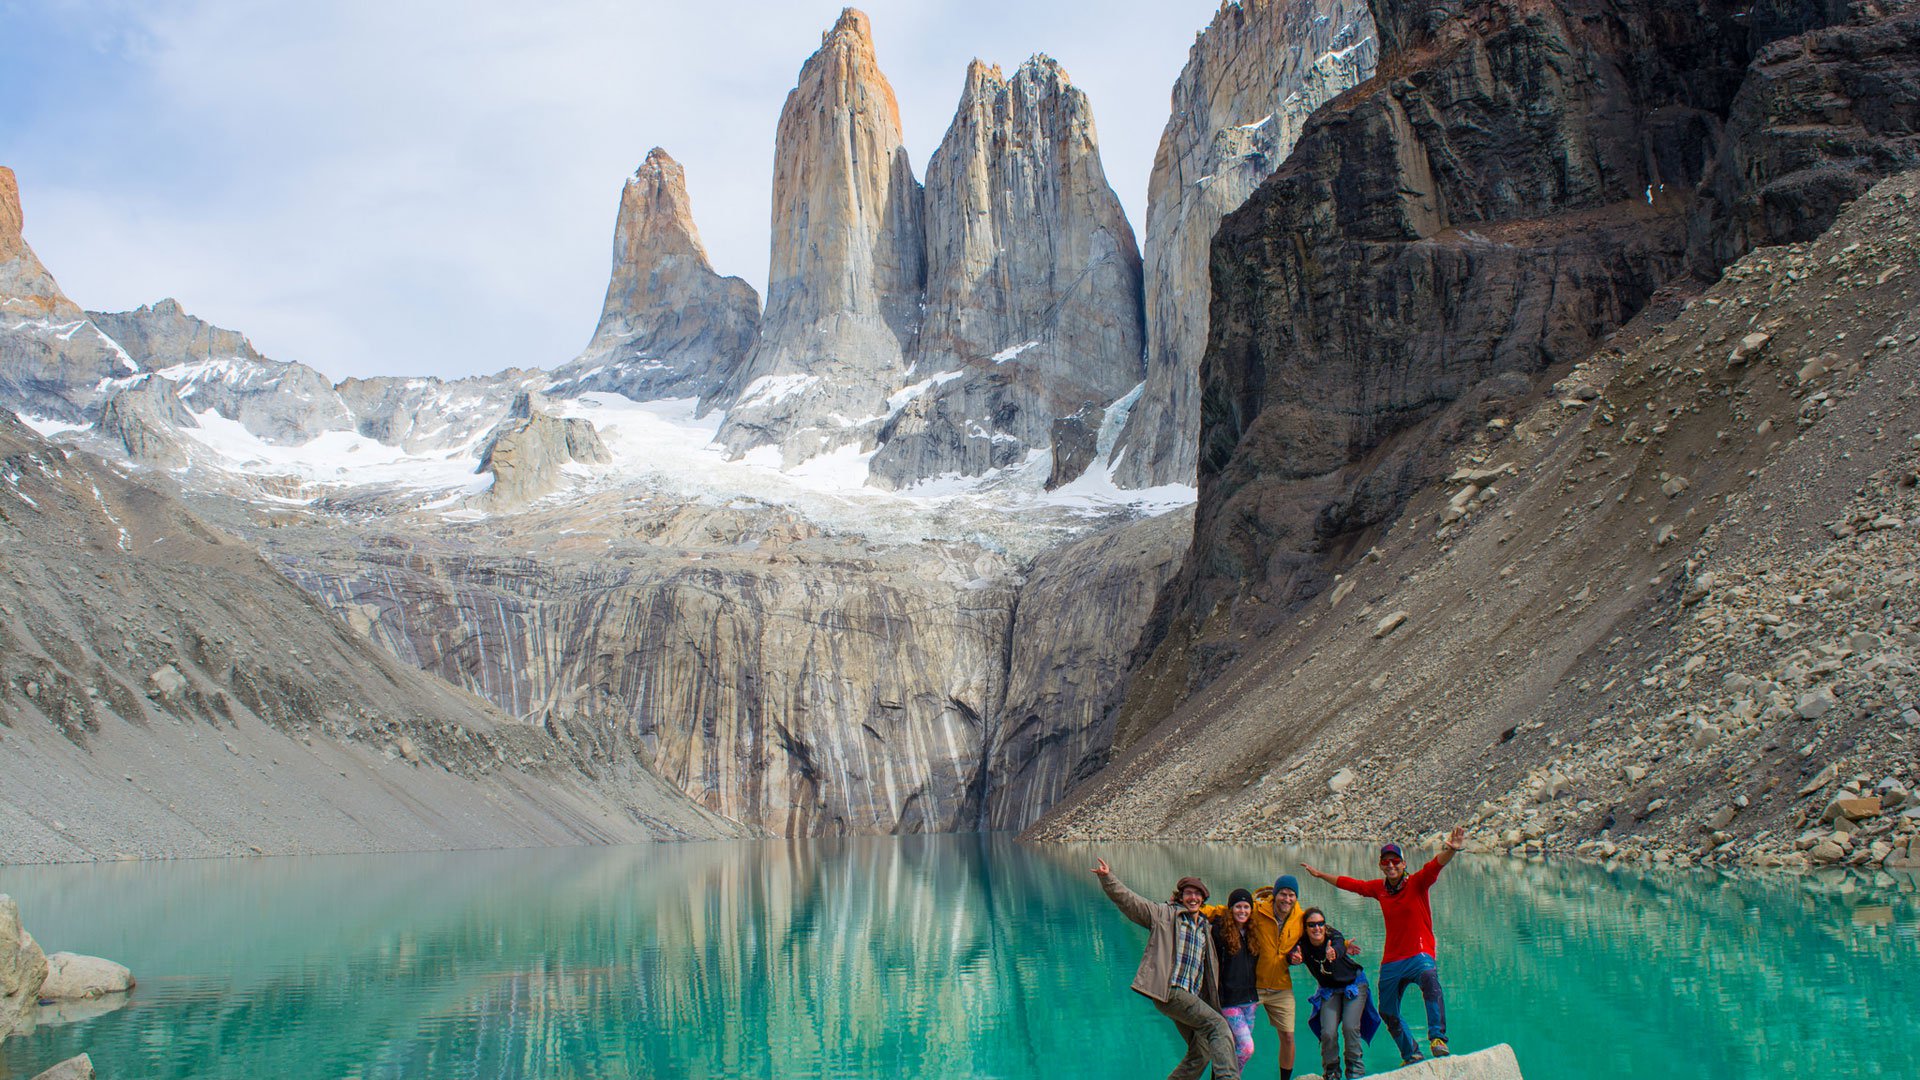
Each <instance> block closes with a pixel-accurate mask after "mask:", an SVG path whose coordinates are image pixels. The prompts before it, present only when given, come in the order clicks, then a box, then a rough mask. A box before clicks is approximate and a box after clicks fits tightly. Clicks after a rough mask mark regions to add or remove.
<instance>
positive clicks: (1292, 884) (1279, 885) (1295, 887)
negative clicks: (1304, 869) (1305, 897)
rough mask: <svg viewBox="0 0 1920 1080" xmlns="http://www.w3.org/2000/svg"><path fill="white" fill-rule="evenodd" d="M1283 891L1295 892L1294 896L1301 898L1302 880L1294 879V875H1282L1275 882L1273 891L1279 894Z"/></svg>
mask: <svg viewBox="0 0 1920 1080" xmlns="http://www.w3.org/2000/svg"><path fill="white" fill-rule="evenodd" d="M1281 889H1290V890H1292V891H1293V895H1295V896H1299V895H1300V879H1299V878H1297V877H1294V876H1293V875H1292V874H1281V875H1280V876H1279V877H1278V878H1276V879H1275V880H1274V883H1273V891H1274V892H1279V891H1280V890H1281Z"/></svg>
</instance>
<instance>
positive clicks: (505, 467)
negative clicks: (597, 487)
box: [474, 393, 613, 510]
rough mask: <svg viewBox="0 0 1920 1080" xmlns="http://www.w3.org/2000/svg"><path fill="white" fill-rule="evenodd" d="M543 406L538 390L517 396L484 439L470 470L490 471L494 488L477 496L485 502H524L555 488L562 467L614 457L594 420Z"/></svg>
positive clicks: (500, 505)
mask: <svg viewBox="0 0 1920 1080" xmlns="http://www.w3.org/2000/svg"><path fill="white" fill-rule="evenodd" d="M545 405H546V401H545V399H544V398H542V397H541V396H540V395H538V394H533V393H522V394H520V395H519V396H517V397H516V398H515V399H514V402H513V407H512V408H511V409H510V410H508V412H507V418H506V419H505V420H502V421H501V422H500V426H499V427H497V428H495V429H494V432H493V435H492V436H491V437H490V438H488V440H487V445H486V447H485V449H484V450H482V452H481V455H480V466H479V468H477V469H475V470H474V471H475V472H483V473H492V474H493V487H491V488H489V489H488V490H487V491H486V493H485V494H484V495H483V496H482V497H481V499H480V502H481V503H482V504H483V505H485V506H487V507H489V508H491V509H495V510H510V509H514V508H516V507H520V506H524V505H526V504H527V503H529V502H531V501H533V500H534V499H537V498H539V497H540V496H542V495H545V494H546V493H547V492H549V491H552V490H553V489H554V488H555V487H557V486H559V483H560V470H561V468H562V467H564V466H566V465H571V464H574V463H576V462H577V463H580V464H594V465H604V464H607V463H608V462H610V461H612V460H613V455H612V454H611V453H609V452H608V451H607V447H606V444H604V443H602V442H601V441H600V434H599V432H597V431H595V430H594V427H593V421H591V420H579V419H566V418H562V417H558V416H554V415H552V414H551V413H549V412H547V411H546V409H545V407H544V406H545Z"/></svg>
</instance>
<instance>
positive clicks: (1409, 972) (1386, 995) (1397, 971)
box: [1380, 953, 1447, 1061]
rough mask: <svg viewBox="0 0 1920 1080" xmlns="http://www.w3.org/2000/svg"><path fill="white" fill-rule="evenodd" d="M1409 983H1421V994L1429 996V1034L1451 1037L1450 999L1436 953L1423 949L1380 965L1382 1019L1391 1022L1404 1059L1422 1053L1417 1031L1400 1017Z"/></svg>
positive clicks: (1435, 1036)
mask: <svg viewBox="0 0 1920 1080" xmlns="http://www.w3.org/2000/svg"><path fill="white" fill-rule="evenodd" d="M1409 986H1418V987H1419V988H1420V996H1421V997H1422V998H1425V999H1426V1002H1427V1038H1429V1039H1444V1038H1446V1037H1447V1003H1446V999H1445V998H1443V997H1442V996H1441V994H1440V965H1438V964H1436V963H1434V962H1433V957H1431V956H1428V955H1426V954H1425V953H1421V954H1419V955H1417V956H1409V957H1407V958H1406V959H1405V960H1395V961H1394V962H1393V963H1391V964H1382V965H1380V1019H1381V1020H1382V1021H1383V1022H1385V1023H1386V1025H1387V1034H1389V1035H1392V1036H1393V1045H1395V1046H1397V1047H1399V1048H1400V1059H1401V1060H1402V1061H1412V1060H1413V1059H1414V1058H1417V1057H1419V1056H1421V1055H1420V1047H1419V1046H1418V1045H1417V1044H1415V1043H1414V1041H1413V1033H1412V1032H1410V1031H1408V1030H1407V1025H1406V1023H1405V1022H1404V1021H1402V1020H1401V1019H1400V995H1401V994H1404V993H1406V991H1407V987H1409Z"/></svg>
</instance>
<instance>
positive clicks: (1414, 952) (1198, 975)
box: [1093, 828, 1467, 1080]
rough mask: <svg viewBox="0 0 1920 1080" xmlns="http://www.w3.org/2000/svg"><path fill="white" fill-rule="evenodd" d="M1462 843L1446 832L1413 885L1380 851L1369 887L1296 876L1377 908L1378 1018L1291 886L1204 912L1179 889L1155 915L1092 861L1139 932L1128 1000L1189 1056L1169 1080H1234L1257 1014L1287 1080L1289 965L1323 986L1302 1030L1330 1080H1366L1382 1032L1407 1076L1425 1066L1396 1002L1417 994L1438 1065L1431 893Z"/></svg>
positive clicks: (1355, 881)
mask: <svg viewBox="0 0 1920 1080" xmlns="http://www.w3.org/2000/svg"><path fill="white" fill-rule="evenodd" d="M1466 840H1467V834H1466V830H1465V829H1460V828H1456V829H1454V830H1453V832H1452V833H1451V834H1449V835H1448V836H1447V839H1446V843H1445V846H1443V847H1442V848H1441V850H1440V852H1439V853H1438V854H1436V855H1435V856H1434V857H1433V858H1432V859H1430V860H1428V861H1427V863H1426V865H1424V866H1422V867H1421V868H1420V869H1418V870H1416V871H1414V872H1413V873H1411V874H1409V873H1408V872H1407V861H1406V858H1405V856H1404V855H1402V853H1401V850H1400V845H1398V844H1387V845H1385V846H1383V847H1382V848H1381V849H1380V876H1379V877H1377V878H1373V879H1370V880H1365V881H1363V880H1361V879H1359V878H1350V877H1336V876H1334V875H1332V874H1327V873H1322V872H1321V871H1319V870H1316V869H1314V868H1313V867H1312V866H1309V865H1306V864H1304V863H1303V864H1301V868H1302V869H1304V870H1305V871H1306V872H1307V873H1309V874H1311V875H1313V876H1314V877H1316V878H1319V879H1320V880H1321V881H1324V882H1326V883H1328V884H1329V885H1332V886H1334V887H1335V888H1337V889H1340V890H1342V891H1345V892H1350V893H1356V894H1358V895H1360V896H1366V897H1370V898H1372V899H1374V900H1376V901H1378V902H1379V904H1380V912H1381V914H1382V915H1383V916H1385V919H1386V927H1387V933H1386V943H1385V945H1384V946H1383V947H1382V949H1381V956H1380V970H1379V973H1378V975H1379V1005H1378V1006H1377V1007H1376V1006H1375V1004H1374V1000H1373V994H1372V987H1371V986H1370V984H1369V981H1368V978H1367V972H1366V968H1365V967H1363V966H1362V965H1361V964H1360V963H1359V962H1358V961H1357V960H1355V957H1357V956H1359V955H1360V946H1359V943H1358V942H1355V941H1351V940H1348V939H1347V938H1346V936H1345V935H1343V934H1341V933H1340V931H1339V930H1336V929H1334V927H1333V926H1332V925H1331V924H1330V923H1329V922H1328V921H1327V915H1326V912H1325V911H1323V910H1322V909H1320V908H1317V907H1309V908H1306V909H1304V910H1303V909H1302V908H1301V907H1300V882H1299V879H1297V878H1295V877H1294V876H1293V875H1292V874H1282V875H1280V877H1279V878H1278V879H1276V880H1275V881H1274V883H1273V887H1272V888H1271V889H1267V888H1262V889H1260V891H1259V892H1257V893H1249V892H1248V891H1247V890H1245V889H1235V890H1233V892H1232V894H1231V895H1229V896H1228V897H1227V902H1226V904H1225V905H1219V904H1211V905H1210V904H1208V903H1207V900H1208V897H1209V895H1210V894H1209V893H1208V891H1207V886H1206V884H1205V883H1204V882H1202V881H1201V880H1200V879H1199V878H1197V877H1183V878H1181V879H1180V881H1179V883H1178V884H1176V885H1175V886H1174V888H1173V898H1172V899H1171V900H1168V901H1166V902H1165V903H1155V902H1153V901H1151V900H1148V899H1146V898H1145V897H1143V896H1141V895H1139V894H1138V893H1136V892H1134V891H1133V890H1132V889H1129V888H1127V887H1126V886H1125V885H1124V884H1122V883H1121V881H1120V879H1119V878H1118V877H1116V876H1114V873H1113V870H1112V868H1111V867H1109V866H1108V865H1107V861H1106V860H1105V859H1100V860H1097V865H1096V866H1094V868H1093V872H1094V874H1095V875H1097V876H1098V877H1099V878H1100V886H1101V888H1102V889H1104V890H1105V891H1106V894H1107V899H1109V900H1111V901H1113V904H1114V906H1115V907H1118V908H1119V909H1120V910H1121V912H1122V913H1124V914H1125V915H1126V916H1127V918H1129V919H1132V920H1133V921H1134V922H1136V923H1139V924H1140V925H1141V926H1144V927H1146V928H1147V950H1146V954H1145V955H1144V956H1143V957H1141V959H1140V969H1139V971H1137V972H1136V973H1135V974H1134V977H1133V989H1134V990H1135V991H1137V992H1139V993H1140V994H1142V995H1144V996H1145V997H1147V998H1148V999H1150V1000H1151V1001H1152V1002H1153V1004H1154V1007H1155V1008H1157V1009H1159V1010H1160V1011H1161V1012H1162V1013H1164V1014H1166V1016H1167V1018H1168V1019H1169V1020H1172V1021H1173V1023H1174V1026H1175V1027H1176V1028H1178V1029H1179V1032H1180V1038H1181V1041H1182V1042H1184V1043H1185V1044H1186V1048H1187V1051H1186V1056H1185V1057H1183V1058H1181V1059H1180V1064H1179V1066H1178V1067H1176V1068H1175V1069H1174V1070H1173V1072H1172V1073H1170V1074H1169V1075H1168V1080H1194V1078H1197V1077H1199V1076H1200V1074H1201V1073H1202V1072H1204V1071H1205V1070H1206V1069H1207V1067H1208V1066H1209V1065H1211V1066H1212V1067H1213V1078H1214V1080H1239V1076H1240V1069H1241V1066H1243V1065H1245V1064H1246V1063H1247V1060H1248V1059H1249V1058H1251V1057H1252V1056H1253V1021H1254V1016H1255V1011H1256V1010H1265V1012H1266V1014H1267V1021H1268V1022H1269V1023H1271V1024H1272V1025H1273V1027H1274V1030H1276V1031H1278V1032H1279V1033H1280V1080H1293V1062H1294V1045H1293V1032H1294V996H1293V977H1292V974H1291V967H1292V965H1294V964H1300V965H1302V966H1304V967H1305V968H1306V969H1307V970H1308V971H1309V972H1311V973H1312V975H1313V978H1314V981H1315V982H1316V983H1318V984H1319V988H1318V989H1317V990H1316V991H1315V993H1314V994H1313V996H1312V997H1311V998H1309V999H1308V1000H1307V1023H1308V1026H1309V1028H1310V1029H1311V1030H1312V1031H1313V1033H1314V1034H1315V1035H1317V1036H1319V1038H1320V1062H1321V1070H1322V1073H1323V1075H1324V1076H1325V1077H1326V1078H1327V1080H1338V1078H1340V1077H1342V1076H1343V1075H1344V1076H1345V1077H1346V1080H1357V1078H1358V1077H1361V1076H1363V1075H1365V1073H1366V1066H1365V1064H1364V1063H1363V1062H1362V1060H1361V1055H1362V1054H1363V1053H1364V1051H1365V1050H1366V1044H1367V1043H1368V1042H1370V1041H1371V1040H1372V1039H1373V1036H1374V1032H1375V1031H1376V1030H1378V1029H1379V1028H1380V1026H1381V1025H1382V1024H1384V1025H1385V1026H1386V1029H1387V1032H1388V1034H1390V1035H1392V1036H1393V1041H1394V1045H1395V1046H1396V1047H1398V1048H1399V1050H1400V1059H1401V1062H1402V1063H1403V1064H1408V1065H1410V1064H1412V1063H1414V1062H1416V1061H1419V1060H1421V1058H1422V1054H1421V1052H1420V1046H1419V1044H1418V1043H1416V1042H1415V1041H1414V1038H1413V1033H1412V1032H1411V1031H1409V1030H1408V1029H1407V1025H1406V1022H1405V1021H1403V1020H1402V1019H1401V1018H1400V999H1401V996H1402V995H1404V994H1405V993H1406V991H1407V989H1408V988H1409V987H1413V986H1417V987H1419V988H1420V996H1421V998H1422V999H1424V1000H1425V1002H1426V1006H1427V1050H1428V1052H1429V1053H1431V1054H1432V1055H1433V1056H1434V1057H1445V1056H1446V1055H1447V1053H1448V1050H1447V1012H1446V1004H1445V1000H1444V998H1443V997H1442V996H1441V992H1440V968H1439V965H1438V964H1437V963H1436V961H1435V959H1434V957H1435V952H1436V947H1435V944H1434V938H1433V909H1432V908H1431V907H1430V906H1429V904H1428V903H1427V893H1428V891H1429V890H1431V889H1432V888H1433V885H1434V882H1436V881H1438V880H1439V878H1440V870H1441V868H1442V867H1444V866H1446V865H1447V863H1449V862H1451V861H1452V859H1453V856H1454V855H1455V853H1457V852H1458V851H1459V850H1460V849H1461V848H1462V847H1464V846H1466ZM1343 1034H1344V1037H1345V1044H1346V1045H1345V1054H1344V1069H1345V1071H1344V1073H1343V1072H1342V1067H1343V1060H1342V1058H1343V1055H1342V1048H1341V1040H1342V1036H1343Z"/></svg>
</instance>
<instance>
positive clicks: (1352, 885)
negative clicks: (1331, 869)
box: [1300, 863, 1373, 896]
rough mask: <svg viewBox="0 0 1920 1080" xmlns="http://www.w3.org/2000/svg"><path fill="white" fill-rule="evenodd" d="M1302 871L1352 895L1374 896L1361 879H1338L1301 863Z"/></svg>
mask: <svg viewBox="0 0 1920 1080" xmlns="http://www.w3.org/2000/svg"><path fill="white" fill-rule="evenodd" d="M1300 869H1302V870H1305V871H1306V872H1307V873H1309V874H1312V875H1313V876H1314V877H1317V878H1319V879H1320V880H1321V881H1324V882H1326V883H1327V884H1329V885H1331V886H1333V887H1334V888H1336V889H1340V890H1343V891H1345V892H1350V893H1359V894H1360V895H1361V896H1372V895H1373V894H1372V893H1370V892H1368V891H1367V887H1366V886H1367V883H1366V882H1364V881H1361V880H1360V879H1359V878H1350V877H1336V876H1334V875H1332V874H1327V873H1322V872H1321V871H1319V870H1316V869H1314V868H1313V867H1311V866H1309V865H1307V864H1306V863H1301V864H1300Z"/></svg>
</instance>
